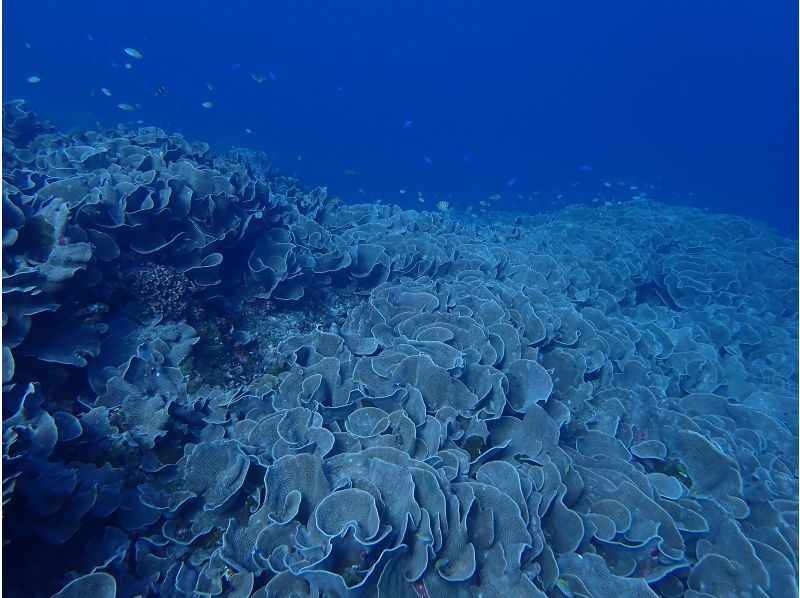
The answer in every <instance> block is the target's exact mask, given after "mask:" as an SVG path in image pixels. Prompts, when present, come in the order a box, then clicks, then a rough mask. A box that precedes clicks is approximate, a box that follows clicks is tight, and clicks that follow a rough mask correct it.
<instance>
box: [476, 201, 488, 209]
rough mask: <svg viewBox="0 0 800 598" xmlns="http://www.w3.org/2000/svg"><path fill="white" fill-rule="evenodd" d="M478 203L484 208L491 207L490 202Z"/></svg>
mask: <svg viewBox="0 0 800 598" xmlns="http://www.w3.org/2000/svg"><path fill="white" fill-rule="evenodd" d="M478 203H479V204H481V205H482V206H483V207H484V208H486V207H489V202H488V201H483V200H480V201H479V202H478Z"/></svg>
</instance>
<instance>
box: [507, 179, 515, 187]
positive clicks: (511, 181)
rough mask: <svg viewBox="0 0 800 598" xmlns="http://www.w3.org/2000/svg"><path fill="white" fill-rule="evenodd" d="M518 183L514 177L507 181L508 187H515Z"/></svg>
mask: <svg viewBox="0 0 800 598" xmlns="http://www.w3.org/2000/svg"><path fill="white" fill-rule="evenodd" d="M516 182H517V179H515V178H513V177H512V178H510V179H508V180H507V181H506V187H513V186H514V184H515V183H516Z"/></svg>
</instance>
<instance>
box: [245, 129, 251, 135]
mask: <svg viewBox="0 0 800 598" xmlns="http://www.w3.org/2000/svg"><path fill="white" fill-rule="evenodd" d="M244 132H245V133H247V134H248V135H250V134H251V133H252V132H253V131H252V130H251V129H245V130H244Z"/></svg>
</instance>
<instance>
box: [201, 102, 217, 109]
mask: <svg viewBox="0 0 800 598" xmlns="http://www.w3.org/2000/svg"><path fill="white" fill-rule="evenodd" d="M200 105H201V106H202V107H203V108H213V107H214V102H212V101H210V100H206V101H205V102H203V103H202V104H200Z"/></svg>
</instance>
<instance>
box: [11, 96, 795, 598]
mask: <svg viewBox="0 0 800 598" xmlns="http://www.w3.org/2000/svg"><path fill="white" fill-rule="evenodd" d="M3 135H4V140H3V160H4V169H3V248H4V251H3V380H4V387H3V391H4V392H3V415H4V421H3V499H4V503H5V508H4V514H3V523H4V526H3V543H4V549H3V564H4V565H5V567H4V578H3V589H4V591H5V592H6V595H7V596H11V597H14V596H25V597H34V596H49V595H51V594H53V593H54V592H58V594H57V596H59V597H61V598H64V597H76V598H77V597H81V598H82V597H87V596H91V597H100V598H103V597H108V596H113V595H115V594H116V595H118V596H122V597H133V596H187V597H188V596H231V597H247V596H253V597H254V598H263V597H265V596H274V597H276V598H277V597H281V598H282V597H287V596H297V597H304V596H319V595H323V596H345V595H347V596H351V595H352V596H381V597H387V598H388V597H392V598H418V597H424V596H429V597H431V598H436V597H441V596H484V597H492V596H514V597H522V596H574V597H583V596H594V597H606V596H614V597H620V598H624V597H629V596H668V597H677V596H689V597H693V598H701V597H709V596H724V597H728V596H772V597H781V598H784V597H787V598H789V597H792V596H796V595H797V590H796V587H797V586H796V583H797V553H796V547H797V542H798V523H797V512H798V496H797V471H798V462H797V442H798V426H797V415H798V414H797V393H798V382H797V357H798V356H797V326H798V317H797V308H798V306H797V290H798V287H797V267H798V264H797V255H798V253H797V251H798V248H797V243H796V242H795V241H790V240H787V239H785V238H781V237H779V236H777V235H776V234H775V233H773V232H772V231H771V230H769V229H768V228H766V227H765V226H762V225H760V224H756V223H753V222H750V221H747V220H744V219H741V218H737V217H732V216H724V215H715V214H709V213H706V212H703V211H700V210H696V209H690V208H684V207H674V206H667V205H663V204H660V203H656V202H653V201H633V202H628V203H623V204H620V205H613V206H602V207H593V208H588V207H585V206H578V207H571V208H567V209H564V210H562V211H560V212H557V213H553V214H547V215H540V216H530V215H527V216H526V215H508V214H493V215H492V217H491V218H489V219H487V218H482V219H467V218H461V219H459V218H455V217H453V215H451V214H444V213H429V212H417V211H413V210H409V211H403V210H400V209H399V208H397V207H392V206H386V205H347V204H343V203H338V202H335V201H332V200H330V199H329V198H327V197H326V192H325V189H319V188H318V189H310V190H309V189H307V188H304V187H303V186H302V184H301V183H300V182H299V181H297V180H294V179H291V178H285V177H281V176H279V175H278V174H277V173H275V172H274V170H273V169H272V168H271V167H270V164H269V162H268V161H267V159H266V157H265V156H264V155H263V154H259V153H256V152H251V151H247V150H236V151H230V152H228V153H226V154H224V155H214V154H213V153H211V152H210V151H209V148H208V145H207V144H204V143H188V142H187V141H186V140H184V138H183V137H181V136H180V135H170V134H166V133H164V132H163V131H161V130H159V129H157V128H153V127H145V128H140V129H137V130H131V129H126V128H122V127H120V128H117V129H113V130H107V131H102V132H84V131H70V132H63V131H56V130H54V129H53V128H52V127H51V126H50V125H48V124H47V123H45V122H43V121H42V120H40V119H39V118H38V117H37V116H36V115H35V114H33V113H31V112H28V111H27V109H26V107H25V105H24V104H23V103H22V102H12V103H10V104H8V105H6V106H5V107H4V109H3Z"/></svg>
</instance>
